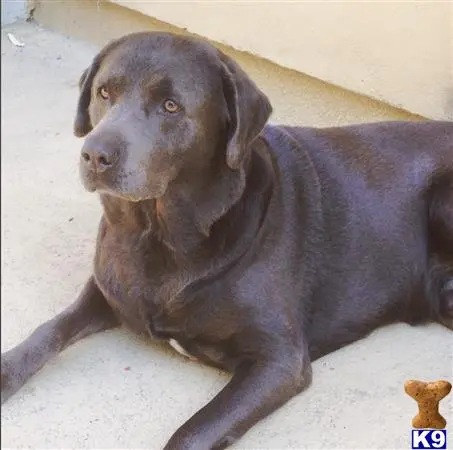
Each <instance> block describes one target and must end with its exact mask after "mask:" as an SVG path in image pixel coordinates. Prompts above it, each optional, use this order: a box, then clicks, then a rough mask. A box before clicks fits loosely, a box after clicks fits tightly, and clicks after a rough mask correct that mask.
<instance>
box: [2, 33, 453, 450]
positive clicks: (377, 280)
mask: <svg viewBox="0 0 453 450" xmlns="http://www.w3.org/2000/svg"><path fill="white" fill-rule="evenodd" d="M270 113H271V105H270V103H269V101H268V99H267V98H266V96H265V95H264V94H263V93H262V92H261V91H260V90H259V89H258V88H257V87H256V85H255V84H254V83H253V82H252V81H251V80H250V79H249V78H248V77H247V75H246V74H245V73H244V72H243V71H242V70H241V69H240V68H239V67H238V65H237V64H236V63H235V62H233V61H232V60H231V59H230V58H228V57H227V56H225V55H224V54H223V53H221V52H220V51H219V50H217V49H216V48H214V47H213V46H211V45H209V44H207V43H204V42H202V41H198V40H196V39H192V38H187V37H182V36H175V35H171V34H165V33H138V34H133V35H129V36H125V37H123V38H121V39H118V40H116V41H113V42H112V43H110V44H109V45H107V46H106V47H105V48H104V49H103V50H102V51H101V52H100V53H99V54H98V55H97V56H96V57H95V58H94V60H93V62H92V65H91V67H89V68H88V69H87V70H86V71H85V72H84V74H83V75H82V78H81V80H80V99H79V102H78V109H77V117H76V120H75V134H76V135H77V136H86V139H85V143H84V145H83V148H82V151H81V159H80V172H81V178H82V181H83V184H84V186H85V187H86V189H87V190H88V191H90V192H95V191H96V192H98V193H99V196H100V199H101V202H102V205H103V209H104V214H103V217H102V219H101V223H100V227H99V234H98V238H97V247H96V255H95V260H94V270H93V276H92V277H91V278H90V279H89V280H88V281H87V283H86V286H85V288H84V290H83V292H82V293H81V295H80V297H79V298H78V300H77V301H76V302H75V303H73V304H72V305H70V306H69V307H68V308H67V309H66V310H64V311H63V312H62V313H61V314H59V315H58V316H56V317H55V318H53V319H51V320H49V321H48V322H46V323H44V324H43V325H41V326H40V327H39V328H37V329H36V330H35V331H34V332H33V333H32V334H31V335H30V337H29V338H28V339H26V340H25V341H24V342H23V343H21V344H20V345H18V346H17V347H15V348H13V349H12V350H10V351H9V352H7V353H5V354H4V355H3V356H2V366H1V368H2V378H1V383H2V399H3V400H5V399H7V398H8V397H10V396H11V395H12V394H13V393H15V392H16V391H17V390H18V389H19V388H20V387H21V386H22V385H23V384H24V383H25V382H26V381H27V379H29V378H30V377H31V376H32V375H33V374H34V373H36V372H37V371H38V370H39V369H40V368H41V367H42V366H43V365H44V364H45V363H46V362H47V361H49V359H50V358H52V357H54V356H56V355H57V354H58V353H59V352H61V351H62V350H64V349H65V348H66V347H67V346H68V345H70V344H72V343H74V342H76V341H77V340H79V339H82V338H84V337H85V336H88V335H90V334H92V333H96V332H100V331H102V330H106V329H108V328H112V327H116V326H118V325H120V324H124V325H126V326H128V327H130V328H131V329H132V330H133V331H134V332H136V333H139V334H143V335H148V336H151V337H152V338H155V339H160V340H165V341H168V342H170V343H171V344H172V345H173V346H174V347H176V348H177V349H179V350H180V351H182V352H184V353H187V354H190V355H191V356H193V357H194V358H196V359H198V360H200V361H202V362H204V363H207V364H211V365H214V366H216V367H219V368H222V369H225V370H227V371H231V372H233V373H234V375H233V377H232V379H231V381H230V382H229V383H228V384H227V386H226V387H225V388H224V389H223V390H222V391H221V392H220V393H219V394H218V395H217V396H216V397H215V398H214V399H213V400H212V401H211V402H210V403H208V404H207V405H206V406H205V407H204V408H203V409H201V410H200V411H199V412H198V413H196V414H195V415H194V416H193V417H192V418H191V419H190V420H189V421H188V422H186V423H185V424H184V425H183V426H182V427H181V428H180V429H179V430H177V431H176V433H175V434H174V435H173V436H172V437H171V439H170V441H169V442H168V444H167V446H166V448H167V449H193V450H202V449H219V448H225V447H227V446H228V445H230V444H231V443H232V442H234V441H235V440H236V439H238V438H239V437H240V436H241V435H243V434H244V433H245V432H246V431H247V430H248V429H249V428H250V427H251V426H253V425H254V424H255V423H256V422H258V421H259V420H260V419H262V418H263V417H265V416H266V415H268V414H269V413H271V412H272V411H274V410H275V409H276V408H278V407H280V406H281V405H283V404H284V403H285V402H287V401H288V400H289V399H290V398H291V397H293V396H294V395H296V394H297V393H299V392H300V391H302V390H303V389H305V388H306V387H307V386H308V385H309V384H310V380H311V362H312V361H314V360H315V359H317V358H319V357H320V356H322V355H325V354H327V353H329V352H332V351H334V350H335V349H338V348H340V347H342V346H344V345H346V344H349V343H351V342H353V341H356V340H358V339H360V338H362V337H364V336H366V335H367V334H368V333H370V332H371V331H372V330H374V329H376V328H377V327H379V326H381V325H384V324H388V323H390V322H395V321H404V322H408V323H411V324H415V323H419V322H424V321H437V322H440V323H442V324H444V325H445V326H446V327H448V328H450V329H453V124H452V123H446V122H443V123H442V122H417V123H415V122H414V123H410V122H408V123H404V122H393V123H379V124H367V125H357V126H348V127H339V128H327V129H317V128H304V127H301V128H297V127H285V126H270V125H266V122H267V120H268V118H269V115H270Z"/></svg>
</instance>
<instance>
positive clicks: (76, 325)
mask: <svg viewBox="0 0 453 450" xmlns="http://www.w3.org/2000/svg"><path fill="white" fill-rule="evenodd" d="M118 325H119V322H118V320H117V318H116V317H115V315H114V313H113V311H112V310H111V308H110V306H109V305H108V304H107V302H106V300H105V298H104V296H103V295H102V293H101V291H100V290H99V288H98V287H97V285H96V282H95V281H94V279H93V278H92V277H91V278H90V279H89V280H88V282H87V283H86V285H85V287H84V289H83V291H82V293H81V294H80V296H79V298H78V299H77V300H76V301H75V302H74V303H73V304H72V305H70V306H69V307H68V308H67V309H66V310H64V311H63V312H61V313H60V314H58V315H57V316H55V317H54V318H53V319H51V320H49V321H47V322H45V323H43V324H42V325H40V326H39V327H38V328H37V329H36V330H35V331H34V332H33V333H32V334H31V335H30V336H29V337H28V338H27V339H25V340H24V341H23V342H22V343H21V344H19V345H17V346H16V347H14V348H13V349H11V350H9V351H8V352H6V353H4V354H2V362H1V387H2V392H1V400H2V403H3V402H4V401H5V400H7V399H8V398H9V397H11V395H13V394H14V393H15V392H16V391H18V390H19V389H20V388H21V387H22V386H23V385H24V384H25V383H26V381H27V380H28V379H29V378H30V377H31V376H32V375H34V374H35V373H36V372H37V371H38V370H39V369H41V368H42V367H43V366H44V364H45V363H46V362H48V361H49V360H50V359H51V358H52V357H54V356H56V355H57V354H58V353H60V352H61V351H62V350H64V349H65V348H66V347H68V346H69V345H71V344H73V343H74V342H76V341H78V340H80V339H82V338H84V337H86V336H89V335H90V334H93V333H96V332H98V331H102V330H106V329H109V328H113V327H115V326H118Z"/></svg>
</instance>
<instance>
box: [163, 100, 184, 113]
mask: <svg viewBox="0 0 453 450" xmlns="http://www.w3.org/2000/svg"><path fill="white" fill-rule="evenodd" d="M164 108H165V111H167V112H169V113H176V112H178V111H179V110H180V109H181V108H180V106H179V105H178V104H177V103H176V102H174V101H173V100H165V102H164Z"/></svg>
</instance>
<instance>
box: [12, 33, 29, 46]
mask: <svg viewBox="0 0 453 450" xmlns="http://www.w3.org/2000/svg"><path fill="white" fill-rule="evenodd" d="M8 39H9V40H10V41H11V43H12V44H13V45H15V46H16V47H23V46H24V45H25V44H24V43H23V42H21V41H19V39H17V38H16V36H14V34H13V33H8Z"/></svg>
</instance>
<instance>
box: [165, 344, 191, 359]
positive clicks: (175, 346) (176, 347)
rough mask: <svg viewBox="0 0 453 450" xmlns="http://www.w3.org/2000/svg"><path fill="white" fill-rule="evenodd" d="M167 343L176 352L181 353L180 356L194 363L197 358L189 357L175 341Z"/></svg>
mask: <svg viewBox="0 0 453 450" xmlns="http://www.w3.org/2000/svg"><path fill="white" fill-rule="evenodd" d="M168 343H169V344H170V345H171V346H172V347H173V348H174V349H175V350H176V351H177V352H178V353H181V355H183V356H185V357H186V358H189V359H191V360H192V361H195V360H196V359H197V358H195V356H193V355H191V354H190V353H189V352H187V351H186V349H185V348H183V346H182V345H181V344H180V343H179V342H178V341H177V340H176V339H170V340H169V341H168Z"/></svg>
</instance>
